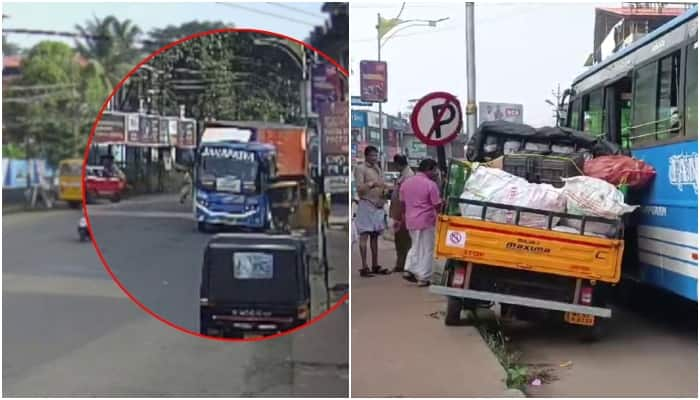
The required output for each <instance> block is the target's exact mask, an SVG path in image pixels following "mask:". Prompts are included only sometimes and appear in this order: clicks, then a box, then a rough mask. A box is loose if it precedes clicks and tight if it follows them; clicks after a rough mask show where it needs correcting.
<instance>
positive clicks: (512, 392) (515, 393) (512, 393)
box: [503, 389, 527, 397]
mask: <svg viewBox="0 0 700 400" xmlns="http://www.w3.org/2000/svg"><path fill="white" fill-rule="evenodd" d="M503 395H504V396H505V397H527V396H525V393H523V391H522V390H520V389H508V390H506V391H505V392H503Z"/></svg>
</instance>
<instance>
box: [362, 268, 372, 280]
mask: <svg viewBox="0 0 700 400" xmlns="http://www.w3.org/2000/svg"><path fill="white" fill-rule="evenodd" d="M360 276H361V277H363V278H371V277H373V276H374V274H372V271H370V269H369V268H360Z"/></svg>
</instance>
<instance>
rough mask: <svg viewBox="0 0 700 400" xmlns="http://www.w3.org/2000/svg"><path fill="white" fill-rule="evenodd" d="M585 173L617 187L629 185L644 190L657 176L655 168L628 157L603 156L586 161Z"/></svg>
mask: <svg viewBox="0 0 700 400" xmlns="http://www.w3.org/2000/svg"><path fill="white" fill-rule="evenodd" d="M583 172H584V174H586V175H587V176H592V177H594V178H598V179H602V180H604V181H606V182H608V183H610V184H613V185H615V186H619V185H623V184H625V185H628V186H629V187H630V188H632V189H643V188H645V187H646V186H647V185H648V184H649V182H651V180H652V179H653V178H654V176H656V171H655V170H654V167H652V166H651V165H649V164H647V163H645V162H644V161H640V160H635V159H634V158H632V157H627V156H620V155H618V156H601V157H596V158H594V159H592V160H588V161H586V163H585V164H584V167H583Z"/></svg>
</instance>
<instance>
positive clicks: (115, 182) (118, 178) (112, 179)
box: [85, 166, 126, 203]
mask: <svg viewBox="0 0 700 400" xmlns="http://www.w3.org/2000/svg"><path fill="white" fill-rule="evenodd" d="M115 171H116V173H115V174H108V173H106V171H105V169H104V167H101V166H88V167H87V171H86V176H85V189H86V196H87V202H88V203H92V202H94V200H95V199H98V198H107V199H110V200H111V201H113V202H115V203H116V202H118V201H120V200H121V195H122V192H123V191H124V188H125V187H126V180H125V179H124V178H123V174H121V172H120V171H119V170H118V169H116V168H115Z"/></svg>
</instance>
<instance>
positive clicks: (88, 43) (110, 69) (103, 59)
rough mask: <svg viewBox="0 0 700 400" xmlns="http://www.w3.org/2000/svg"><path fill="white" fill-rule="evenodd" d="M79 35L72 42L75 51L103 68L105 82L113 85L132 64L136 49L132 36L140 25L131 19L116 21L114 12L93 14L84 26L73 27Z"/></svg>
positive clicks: (134, 36) (135, 35)
mask: <svg viewBox="0 0 700 400" xmlns="http://www.w3.org/2000/svg"><path fill="white" fill-rule="evenodd" d="M75 28H76V29H77V30H78V32H80V34H81V35H82V37H83V38H82V41H77V42H76V48H77V50H78V52H79V53H80V54H81V55H82V56H83V57H85V58H87V59H88V61H90V62H93V63H95V64H97V65H99V67H100V68H99V69H101V70H103V71H104V76H105V83H106V84H107V85H108V86H109V87H114V85H116V84H117V83H118V82H119V81H121V79H122V78H123V77H124V75H125V74H126V73H127V72H128V71H129V70H130V69H131V68H132V67H133V66H134V65H135V63H136V61H137V59H138V57H139V55H140V50H139V49H137V48H136V46H135V44H136V40H137V37H138V35H140V34H141V29H140V28H139V27H138V26H136V25H134V24H133V23H132V22H131V20H129V19H127V20H124V21H119V20H118V19H117V18H116V17H115V16H112V15H110V16H108V17H105V18H103V19H100V18H98V17H94V20H92V21H87V22H86V24H85V26H80V25H76V27H75Z"/></svg>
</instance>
